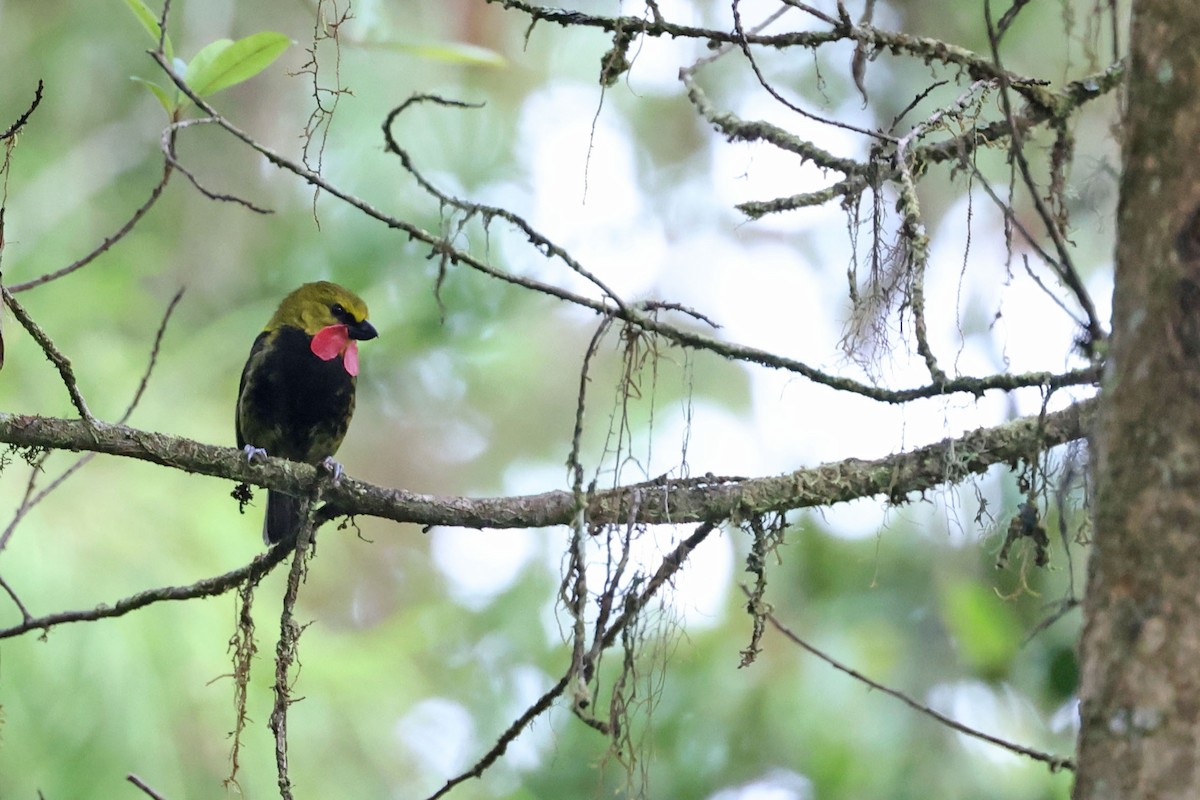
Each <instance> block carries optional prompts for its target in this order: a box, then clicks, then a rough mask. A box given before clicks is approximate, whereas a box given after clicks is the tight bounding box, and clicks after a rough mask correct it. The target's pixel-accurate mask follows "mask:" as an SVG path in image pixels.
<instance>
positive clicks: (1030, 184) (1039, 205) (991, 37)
mask: <svg viewBox="0 0 1200 800" xmlns="http://www.w3.org/2000/svg"><path fill="white" fill-rule="evenodd" d="M983 14H984V19H985V21H986V22H987V31H988V43H989V44H990V45H991V50H992V61H993V62H994V63H995V65H996V71H997V74H998V75H999V76H1000V104H1001V107H1002V108H1003V110H1004V118H1005V119H1006V120H1008V123H1009V128H1010V130H1012V139H1011V142H1012V145H1011V147H1010V148H1009V153H1010V154H1011V156H1012V158H1013V160H1014V161H1016V163H1017V168H1018V169H1019V170H1020V172H1021V179H1022V181H1023V182H1024V183H1025V187H1026V189H1028V190H1029V196H1030V199H1031V201H1032V202H1033V207H1034V209H1035V210H1036V211H1037V214H1038V217H1039V218H1040V219H1041V220H1042V223H1043V226H1044V227H1045V229H1046V233H1047V234H1048V235H1049V236H1050V240H1051V241H1052V242H1054V249H1055V250H1056V251H1057V252H1058V261H1057V263H1058V275H1059V278H1061V279H1062V281H1063V283H1064V284H1066V286H1067V288H1068V289H1070V290H1071V293H1072V294H1074V295H1075V301H1076V302H1077V303H1079V306H1080V308H1081V309H1083V313H1084V316H1085V317H1086V318H1087V320H1086V322H1087V324H1086V326H1085V330H1086V331H1087V339H1086V340H1085V341H1084V342H1082V346H1083V348H1084V349H1085V351H1086V352H1088V353H1089V354H1091V353H1093V352H1094V348H1095V347H1096V346H1097V345H1099V344H1100V343H1101V342H1103V341H1104V338H1105V333H1104V326H1103V324H1102V323H1101V322H1100V317H1099V315H1098V314H1097V312H1096V306H1095V304H1094V303H1093V302H1092V297H1091V295H1090V294H1089V293H1088V290H1087V287H1086V286H1085V285H1084V283H1083V279H1082V278H1081V277H1080V275H1079V271H1078V270H1077V269H1076V268H1075V261H1074V259H1073V258H1072V257H1071V251H1070V249H1069V248H1068V247H1067V240H1066V238H1065V237H1064V236H1063V233H1062V230H1061V229H1060V228H1059V224H1058V222H1057V221H1056V220H1055V219H1054V216H1053V215H1052V214H1051V213H1050V210H1049V209H1048V208H1046V203H1045V201H1044V200H1043V199H1042V194H1041V191H1040V189H1039V188H1038V185H1037V181H1035V180H1034V179H1033V171H1032V170H1031V169H1030V167H1029V159H1028V158H1026V157H1025V146H1024V140H1023V137H1022V136H1021V134H1020V133H1019V132H1018V131H1017V128H1016V123H1015V121H1014V118H1015V114H1014V111H1013V104H1012V97H1011V96H1010V91H1009V90H1010V89H1011V88H1012V83H1011V78H1010V76H1009V75H1008V74H1007V73H1005V72H1004V67H1003V64H1002V63H1001V60H1000V35H999V34H998V33H997V31H996V26H995V25H994V24H993V22H992V3H991V0H984V4H983Z"/></svg>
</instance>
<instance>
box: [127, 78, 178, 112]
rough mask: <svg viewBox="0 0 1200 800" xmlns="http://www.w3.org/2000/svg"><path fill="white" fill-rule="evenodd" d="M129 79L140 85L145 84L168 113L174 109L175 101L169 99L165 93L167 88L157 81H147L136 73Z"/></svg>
mask: <svg viewBox="0 0 1200 800" xmlns="http://www.w3.org/2000/svg"><path fill="white" fill-rule="evenodd" d="M129 80H131V81H135V82H137V83H140V84H141V85H142V86H145V87H146V88H147V89H149V90H150V94H152V95H154V96H155V97H157V98H158V102H160V103H162V107H163V108H164V109H166V111H167V113H168V114H170V113H171V112H173V111H174V110H175V102H174V101H173V100H172V99H171V96H170V95H169V94H167V90H166V89H164V88H163V87H161V86H159V85H158V84H157V83H154V82H153V81H148V80H146V79H145V78H139V77H137V76H136V75H134V76H133V77H131V78H130V79H129Z"/></svg>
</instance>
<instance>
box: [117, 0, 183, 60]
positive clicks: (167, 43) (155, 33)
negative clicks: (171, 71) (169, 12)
mask: <svg viewBox="0 0 1200 800" xmlns="http://www.w3.org/2000/svg"><path fill="white" fill-rule="evenodd" d="M125 6H126V7H127V8H128V9H129V10H130V11H132V12H133V15H134V16H135V17H137V20H138V22H140V23H142V27H143V28H145V29H146V33H149V34H150V38H151V39H153V40H154V45H155V47H157V46H158V40H159V38H160V37H161V38H162V39H163V50H164V51H165V52H164V55H166V57H167V60H168V61H170V60H171V59H172V58H174V55H173V54H172V47H171V37H170V36H167V37H162V28H160V27H159V25H158V17H157V16H155V14H154V12H153V11H151V10H150V7H149V6H147V5H146V4H145V3H143V2H142V0H125Z"/></svg>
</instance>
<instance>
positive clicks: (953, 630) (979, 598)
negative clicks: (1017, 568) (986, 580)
mask: <svg viewBox="0 0 1200 800" xmlns="http://www.w3.org/2000/svg"><path fill="white" fill-rule="evenodd" d="M940 594H941V597H940V601H941V615H942V620H943V622H944V623H945V625H946V628H947V629H948V631H949V633H950V635H951V636H952V637H953V638H954V642H955V644H956V646H957V648H958V651H959V654H960V655H961V656H962V659H963V661H965V662H966V663H967V664H968V665H970V667H971V668H972V669H973V670H974V671H975V673H976V674H977V675H979V676H980V677H982V678H984V679H985V680H999V679H1001V678H1003V677H1005V676H1006V675H1007V674H1008V670H1009V668H1010V666H1011V664H1012V660H1013V658H1014V657H1015V656H1016V654H1017V648H1018V647H1019V646H1020V642H1021V626H1020V623H1019V621H1018V620H1017V617H1016V613H1015V612H1014V611H1013V609H1012V607H1011V606H1010V605H1008V604H1006V603H1005V601H1004V600H1002V599H1000V598H999V597H997V596H996V594H995V592H992V591H990V590H989V589H987V588H986V587H985V586H983V585H982V584H979V583H976V582H975V581H974V580H964V581H959V582H955V583H952V584H950V585H948V586H946V587H945V588H944V589H943V590H942V592H941V593H940Z"/></svg>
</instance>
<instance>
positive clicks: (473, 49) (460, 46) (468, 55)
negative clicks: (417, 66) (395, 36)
mask: <svg viewBox="0 0 1200 800" xmlns="http://www.w3.org/2000/svg"><path fill="white" fill-rule="evenodd" d="M385 46H386V47H390V48H391V49H393V50H398V51H400V52H402V53H409V54H411V55H414V56H416V57H418V58H424V59H426V60H427V61H441V62H443V63H446V64H461V65H466V66H473V67H503V66H506V65H507V64H508V62H507V61H505V59H504V56H502V55H500V54H499V53H497V52H496V51H495V50H489V49H488V48H486V47H479V46H477V45H473V44H464V43H462V42H434V43H430V44H416V43H407V42H393V43H391V44H390V45H385Z"/></svg>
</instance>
